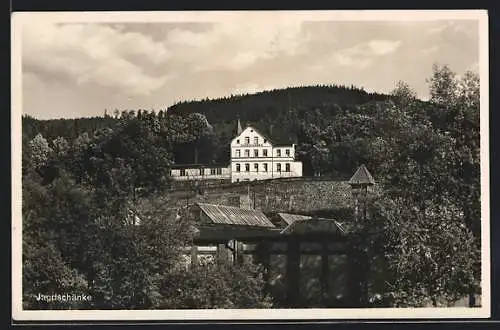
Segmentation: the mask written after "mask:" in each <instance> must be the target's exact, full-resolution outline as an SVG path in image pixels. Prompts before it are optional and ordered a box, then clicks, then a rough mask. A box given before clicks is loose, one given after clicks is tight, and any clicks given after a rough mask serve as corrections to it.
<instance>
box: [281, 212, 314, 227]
mask: <svg viewBox="0 0 500 330" xmlns="http://www.w3.org/2000/svg"><path fill="white" fill-rule="evenodd" d="M278 216H279V217H280V218H281V219H282V220H283V221H284V222H285V223H286V224H287V225H291V224H292V223H294V222H295V221H297V220H307V219H311V218H312V217H311V216H308V215H301V214H291V213H278Z"/></svg>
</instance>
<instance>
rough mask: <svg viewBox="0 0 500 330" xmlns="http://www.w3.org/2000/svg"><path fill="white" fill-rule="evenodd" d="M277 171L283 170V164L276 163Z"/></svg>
mask: <svg viewBox="0 0 500 330" xmlns="http://www.w3.org/2000/svg"><path fill="white" fill-rule="evenodd" d="M276 171H278V172H281V164H276Z"/></svg>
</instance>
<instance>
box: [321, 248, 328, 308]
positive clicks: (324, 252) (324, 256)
mask: <svg viewBox="0 0 500 330" xmlns="http://www.w3.org/2000/svg"><path fill="white" fill-rule="evenodd" d="M327 244H328V243H327V242H326V241H325V240H322V242H321V294H322V298H323V304H324V307H329V306H327V304H328V303H329V300H330V299H329V298H330V294H329V293H330V292H329V291H330V285H329V284H330V283H328V282H329V281H328V280H329V277H330V274H329V272H330V269H329V267H328V264H329V263H328V255H329V254H328V245H327Z"/></svg>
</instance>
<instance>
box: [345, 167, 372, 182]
mask: <svg viewBox="0 0 500 330" xmlns="http://www.w3.org/2000/svg"><path fill="white" fill-rule="evenodd" d="M349 184H351V185H352V184H354V185H360V184H366V185H374V184H375V180H373V177H372V175H371V174H370V172H369V171H368V169H367V168H366V166H365V165H361V166H360V167H359V168H358V170H357V171H356V173H354V175H353V176H352V178H351V179H350V180H349Z"/></svg>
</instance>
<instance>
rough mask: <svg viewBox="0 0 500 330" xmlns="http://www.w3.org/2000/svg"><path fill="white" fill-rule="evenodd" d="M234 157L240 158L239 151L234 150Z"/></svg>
mask: <svg viewBox="0 0 500 330" xmlns="http://www.w3.org/2000/svg"><path fill="white" fill-rule="evenodd" d="M235 157H236V158H240V157H241V152H240V149H236V151H235Z"/></svg>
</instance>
